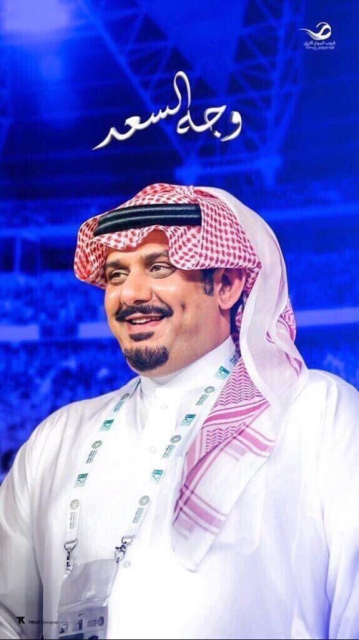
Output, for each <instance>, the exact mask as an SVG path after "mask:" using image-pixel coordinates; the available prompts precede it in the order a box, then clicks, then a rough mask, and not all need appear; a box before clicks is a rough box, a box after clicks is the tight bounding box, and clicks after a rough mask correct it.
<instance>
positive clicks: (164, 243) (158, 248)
mask: <svg viewBox="0 0 359 640" xmlns="http://www.w3.org/2000/svg"><path fill="white" fill-rule="evenodd" d="M168 248H169V243H168V238H167V236H166V234H165V233H164V231H161V230H158V229H156V230H154V231H151V232H150V233H149V234H148V236H146V238H145V239H144V240H143V241H142V242H141V244H138V245H137V247H128V248H126V249H124V250H121V251H120V250H118V249H112V248H109V252H108V254H107V260H106V263H107V262H109V261H110V259H111V260H114V259H118V260H121V261H122V260H124V259H128V260H130V261H132V260H133V259H134V260H135V259H137V258H143V257H145V256H147V255H149V254H151V253H154V252H156V253H157V252H162V251H163V252H164V251H167V252H168Z"/></svg>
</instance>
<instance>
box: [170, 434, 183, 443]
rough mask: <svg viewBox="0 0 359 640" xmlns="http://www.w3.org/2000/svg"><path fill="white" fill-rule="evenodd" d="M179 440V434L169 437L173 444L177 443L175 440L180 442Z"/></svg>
mask: <svg viewBox="0 0 359 640" xmlns="http://www.w3.org/2000/svg"><path fill="white" fill-rule="evenodd" d="M181 440H182V437H181V436H173V438H171V442H173V444H177V442H181Z"/></svg>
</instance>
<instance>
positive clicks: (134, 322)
mask: <svg viewBox="0 0 359 640" xmlns="http://www.w3.org/2000/svg"><path fill="white" fill-rule="evenodd" d="M152 320H161V318H160V317H159V316H158V317H157V318H141V319H138V320H129V322H130V323H131V324H146V322H151V321H152Z"/></svg>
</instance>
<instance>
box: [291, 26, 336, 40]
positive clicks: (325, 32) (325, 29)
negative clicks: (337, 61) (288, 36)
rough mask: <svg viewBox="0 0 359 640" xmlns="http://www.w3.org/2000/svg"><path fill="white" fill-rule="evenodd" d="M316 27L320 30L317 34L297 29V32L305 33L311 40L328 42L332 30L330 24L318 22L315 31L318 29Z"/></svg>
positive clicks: (308, 30) (309, 30)
mask: <svg viewBox="0 0 359 640" xmlns="http://www.w3.org/2000/svg"><path fill="white" fill-rule="evenodd" d="M318 27H321V29H320V30H319V31H318V32H317V33H315V31H311V29H299V31H305V32H306V33H307V34H308V36H310V37H311V38H312V40H328V38H330V36H331V35H332V28H331V26H330V24H328V23H327V22H318V24H317V26H316V29H318Z"/></svg>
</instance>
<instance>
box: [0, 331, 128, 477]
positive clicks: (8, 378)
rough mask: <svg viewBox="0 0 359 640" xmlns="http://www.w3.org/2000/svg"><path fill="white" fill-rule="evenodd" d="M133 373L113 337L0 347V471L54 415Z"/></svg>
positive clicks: (117, 384)
mask: <svg viewBox="0 0 359 640" xmlns="http://www.w3.org/2000/svg"><path fill="white" fill-rule="evenodd" d="M133 375H134V374H133V372H132V371H131V369H129V367H128V366H127V364H126V363H125V361H124V358H123V356H122V353H121V350H120V348H119V346H118V343H117V342H116V341H115V339H113V340H96V341H81V342H79V341H66V342H53V341H51V342H46V341H43V342H36V343H19V344H2V345H0V378H1V379H2V380H3V381H4V382H3V385H2V393H1V397H0V433H1V434H2V437H1V444H0V458H3V457H4V455H5V458H4V460H3V461H2V465H3V471H6V465H7V464H10V461H11V451H17V449H18V448H19V447H20V446H21V444H22V443H23V442H24V441H25V440H26V439H27V438H28V437H29V436H30V434H31V432H32V431H33V429H34V428H35V427H36V426H37V425H38V424H39V423H40V422H41V421H42V420H43V419H44V418H45V417H47V416H48V415H50V414H51V413H52V412H53V411H55V410H56V409H58V408H59V407H61V406H64V405H66V404H69V403H70V402H74V401H75V400H82V399H84V398H92V397H94V396H98V395H101V394H103V393H107V392H109V391H112V390H114V389H117V388H120V387H121V386H122V385H124V384H125V382H127V380H129V379H130V378H131V377H133ZM0 472H1V468H0Z"/></svg>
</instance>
